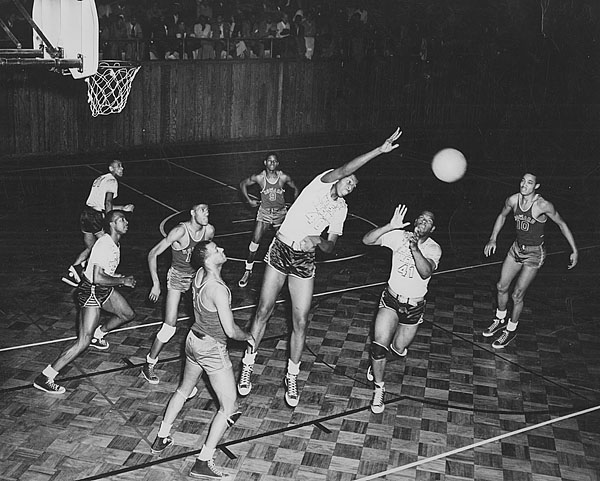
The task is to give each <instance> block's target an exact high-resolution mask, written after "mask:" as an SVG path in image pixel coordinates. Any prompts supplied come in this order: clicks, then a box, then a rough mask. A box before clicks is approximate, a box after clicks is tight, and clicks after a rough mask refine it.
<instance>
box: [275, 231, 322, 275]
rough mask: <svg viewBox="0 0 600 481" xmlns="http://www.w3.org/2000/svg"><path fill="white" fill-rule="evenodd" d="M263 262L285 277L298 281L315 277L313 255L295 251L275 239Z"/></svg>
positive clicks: (312, 253)
mask: <svg viewBox="0 0 600 481" xmlns="http://www.w3.org/2000/svg"><path fill="white" fill-rule="evenodd" d="M265 262H266V263H267V264H269V265H270V266H271V267H272V268H273V269H275V270H276V271H278V272H281V273H282V274H284V275H286V276H294V277H298V278H300V279H312V278H313V277H315V271H316V267H315V253H314V251H313V252H304V251H297V250H294V249H292V248H291V247H290V246H288V245H287V244H284V243H283V242H282V241H281V240H280V239H279V238H277V237H275V238H274V239H273V241H272V242H271V245H270V246H269V250H268V251H267V255H266V256H265Z"/></svg>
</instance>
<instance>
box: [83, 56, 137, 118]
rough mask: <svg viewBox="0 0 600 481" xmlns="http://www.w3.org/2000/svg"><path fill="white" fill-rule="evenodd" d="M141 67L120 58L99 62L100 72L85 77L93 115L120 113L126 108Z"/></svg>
mask: <svg viewBox="0 0 600 481" xmlns="http://www.w3.org/2000/svg"><path fill="white" fill-rule="evenodd" d="M140 67H141V66H140V65H136V64H134V63H132V62H121V61H118V60H101V61H100V62H98V72H97V73H96V74H95V75H92V76H90V77H86V79H85V81H86V82H87V86H88V103H89V104H90V110H91V111H92V116H93V117H98V115H109V114H118V113H119V112H121V111H122V110H123V109H124V108H125V105H126V104H127V98H128V97H129V91H130V90H131V84H132V83H133V79H134V78H135V75H136V74H137V73H138V71H139V69H140Z"/></svg>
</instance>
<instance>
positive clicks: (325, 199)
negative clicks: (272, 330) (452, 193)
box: [238, 129, 402, 407]
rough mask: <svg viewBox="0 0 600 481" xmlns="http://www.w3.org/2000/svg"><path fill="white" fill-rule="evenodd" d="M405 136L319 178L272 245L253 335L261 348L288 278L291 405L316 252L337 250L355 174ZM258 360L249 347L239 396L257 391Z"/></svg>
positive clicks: (287, 382) (397, 133)
mask: <svg viewBox="0 0 600 481" xmlns="http://www.w3.org/2000/svg"><path fill="white" fill-rule="evenodd" d="M401 134H402V132H400V129H397V130H396V131H395V132H394V133H393V134H392V135H391V136H390V137H389V138H388V139H387V140H386V141H385V142H384V143H383V144H382V145H381V146H379V147H377V148H375V149H373V150H371V151H369V152H367V153H366V154H363V155H360V156H358V157H356V158H354V159H353V160H351V161H350V162H347V163H345V164H344V165H342V166H341V167H338V168H337V169H332V170H328V171H325V172H323V173H322V174H320V175H318V176H317V177H315V179H314V180H313V181H312V182H311V183H310V184H309V185H308V186H307V187H306V188H305V189H304V190H303V191H302V193H301V194H300V195H299V196H298V198H297V199H296V201H295V202H294V203H293V204H292V206H291V208H290V210H289V212H288V213H287V216H286V218H285V220H284V221H283V224H282V225H281V228H280V229H279V231H278V232H277V235H276V237H275V238H274V239H273V242H272V243H271V246H270V247H269V251H268V252H267V255H266V257H265V263H266V264H267V267H266V269H265V274H264V278H263V284H262V289H261V293H260V300H259V302H258V308H257V309H256V313H255V314H254V320H253V322H252V327H251V329H250V332H251V333H252V336H253V337H254V339H255V340H256V346H257V347H258V345H259V343H260V341H261V339H262V338H263V336H264V333H265V329H266V326H267V321H268V320H269V318H270V317H271V314H272V313H273V309H274V307H275V301H276V300H277V296H278V295H279V292H280V291H281V289H282V287H283V284H284V283H285V281H286V279H287V281H288V287H289V292H290V297H291V301H292V334H291V337H290V358H289V360H288V367H287V374H286V377H285V379H284V382H285V386H286V392H285V401H286V402H287V404H288V405H289V406H291V407H294V406H297V405H298V401H299V394H298V386H297V378H298V374H299V372H300V359H301V357H302V350H303V349H304V341H305V339H306V328H307V325H308V313H309V311H310V304H311V301H312V294H313V287H314V276H315V249H316V248H317V247H318V248H319V249H321V250H322V251H323V252H325V253H331V252H333V249H334V247H335V244H336V241H337V239H338V237H339V236H340V235H342V233H343V226H344V221H345V219H346V215H347V213H348V207H347V206H346V201H345V200H344V197H345V196H347V195H348V194H350V193H351V192H352V191H353V190H354V188H355V187H356V185H357V183H358V179H357V178H356V176H355V175H354V172H356V171H357V170H358V169H359V168H360V167H362V166H363V165H365V164H366V163H367V162H369V161H371V160H372V159H374V158H375V157H377V156H379V155H381V154H384V153H388V152H391V151H392V150H394V149H395V148H397V147H398V145H397V144H394V142H395V141H396V140H397V139H398V138H399V137H400V135H401ZM325 229H327V230H328V234H327V238H324V237H322V236H321V234H322V233H323V231H324V230H325ZM255 359H256V349H251V348H248V349H247V350H246V354H245V356H244V358H243V359H242V372H241V375H240V379H239V381H238V392H239V393H240V395H242V396H245V395H247V394H249V393H250V390H251V389H252V383H251V382H250V377H251V374H252V370H253V366H254V362H255Z"/></svg>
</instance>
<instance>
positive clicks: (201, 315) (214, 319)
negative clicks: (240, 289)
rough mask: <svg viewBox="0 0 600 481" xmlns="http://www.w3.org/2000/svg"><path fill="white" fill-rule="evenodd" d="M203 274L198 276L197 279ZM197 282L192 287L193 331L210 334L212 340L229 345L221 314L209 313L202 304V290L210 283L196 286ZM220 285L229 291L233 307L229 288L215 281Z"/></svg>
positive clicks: (205, 282)
mask: <svg viewBox="0 0 600 481" xmlns="http://www.w3.org/2000/svg"><path fill="white" fill-rule="evenodd" d="M199 275H201V274H196V278H198V276H199ZM196 282H197V280H196V279H194V284H193V287H192V293H193V298H194V325H193V326H192V331H196V332H201V333H203V334H208V335H209V336H211V337H212V338H214V339H216V340H217V341H219V342H221V343H223V344H227V334H225V331H224V330H223V325H222V324H221V320H220V319H219V313H218V312H217V311H209V310H208V309H207V308H206V307H205V306H204V304H202V300H201V298H200V295H201V293H202V289H204V286H206V284H207V283H208V282H210V281H204V282H202V284H200V286H197V285H196ZM213 282H217V283H219V284H222V285H223V286H225V288H226V289H227V293H228V294H229V304H230V305H231V291H230V290H229V287H227V286H226V285H225V283H223V282H221V281H213Z"/></svg>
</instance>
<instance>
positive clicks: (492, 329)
mask: <svg viewBox="0 0 600 481" xmlns="http://www.w3.org/2000/svg"><path fill="white" fill-rule="evenodd" d="M505 327H506V319H498V318H497V317H496V318H494V320H493V321H492V323H491V324H490V325H489V327H488V328H487V329H486V330H485V331H483V332H482V333H481V334H483V337H492V336H493V335H494V334H496V333H497V332H498V331H501V330H503V329H504V328H505Z"/></svg>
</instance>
